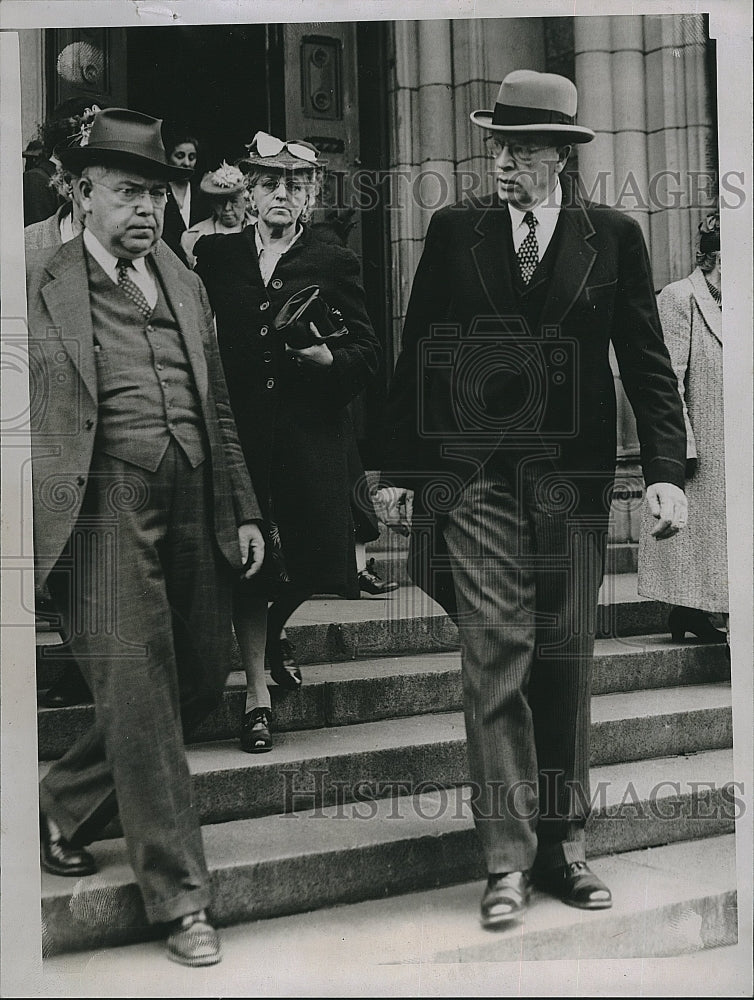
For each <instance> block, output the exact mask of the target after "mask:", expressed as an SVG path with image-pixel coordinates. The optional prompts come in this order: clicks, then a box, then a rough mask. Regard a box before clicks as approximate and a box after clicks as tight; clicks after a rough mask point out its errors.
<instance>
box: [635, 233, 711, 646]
mask: <svg viewBox="0 0 754 1000" xmlns="http://www.w3.org/2000/svg"><path fill="white" fill-rule="evenodd" d="M699 229H700V238H699V250H698V253H697V266H696V268H695V269H694V271H692V273H691V274H690V275H688V277H686V278H682V279H681V280H680V281H674V282H673V283H672V284H669V285H667V286H666V287H665V288H663V290H662V291H661V292H660V295H659V297H658V308H659V313H660V321H661V323H662V329H663V334H664V337H665V343H666V344H667V347H668V351H669V353H670V358H671V361H672V364H673V368H674V369H675V373H676V377H677V379H678V390H679V392H680V394H681V398H682V400H683V411H684V417H685V420H686V442H687V445H686V455H687V471H686V482H687V488H686V495H687V497H688V505H689V519H688V527H687V530H686V531H685V532H680V533H679V534H678V535H676V536H675V537H673V538H671V539H668V540H667V541H665V542H663V544H662V546H658V545H657V543H656V541H655V539H654V538H652V537H651V536H650V534H649V527H650V524H649V519H648V518H645V520H644V523H643V525H642V533H641V536H640V540H639V584H638V587H639V593H640V594H642V595H643V596H644V597H650V598H653V599H654V600H659V601H665V602H666V603H668V604H672V605H674V607H673V608H672V610H671V612H670V618H669V623H668V627H669V631H670V633H671V635H672V638H673V639H674V640H680V639H683V638H684V636H685V634H686V632H691V633H693V634H694V635H696V636H697V637H698V638H699V639H701V640H702V641H704V642H725V641H726V632H725V631H724V630H723V629H720V628H716V627H715V625H714V624H713V621H712V619H711V616H716V617H718V618H720V617H722V622H718V624H722V623H727V612H728V561H727V551H726V544H727V542H726V521H725V440H724V431H723V330H722V326H723V324H722V292H721V284H720V273H721V270H720V220H719V217H718V216H717V215H711V216H708V217H707V218H706V219H705V220H704V221H703V222H702V223H701V224H700V227H699Z"/></svg>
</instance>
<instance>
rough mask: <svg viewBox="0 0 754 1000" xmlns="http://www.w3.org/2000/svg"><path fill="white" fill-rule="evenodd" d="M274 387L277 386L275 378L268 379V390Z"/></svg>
mask: <svg viewBox="0 0 754 1000" xmlns="http://www.w3.org/2000/svg"><path fill="white" fill-rule="evenodd" d="M274 386H275V379H274V378H268V379H267V388H268V389H272V388H274Z"/></svg>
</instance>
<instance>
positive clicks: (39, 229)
mask: <svg viewBox="0 0 754 1000" xmlns="http://www.w3.org/2000/svg"><path fill="white" fill-rule="evenodd" d="M70 211H71V203H70V202H68V201H67V202H66V203H65V204H64V205H61V206H60V208H59V209H58V210H57V212H55V214H54V215H51V216H50V217H49V218H47V219H43V220H42V221H41V222H33V223H32V224H31V225H30V226H26V228H25V229H24V250H25V251H26V254H27V256H28V254H29V253H31V252H32V251H34V250H46V249H48V248H49V247H59V246H62V243H63V241H62V239H61V238H60V220H61V219H63V218H64V217H65V216H66V215H67V214H68V213H69V212H70Z"/></svg>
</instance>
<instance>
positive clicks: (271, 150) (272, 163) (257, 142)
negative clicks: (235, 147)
mask: <svg viewBox="0 0 754 1000" xmlns="http://www.w3.org/2000/svg"><path fill="white" fill-rule="evenodd" d="M246 149H247V150H248V156H246V157H245V159H244V160H243V161H241V166H242V167H244V168H245V169H246V170H247V171H248V170H249V169H250V168H254V167H262V168H263V169H264V170H314V169H316V168H317V167H322V166H323V165H324V164H323V161H322V160H321V159H320V155H319V150H318V149H317V147H316V146H313V145H312V144H311V143H310V142H307V141H306V140H305V139H287V140H283V139H277V138H276V137H275V136H274V135H269V133H267V132H257V134H256V135H255V136H254V138H253V139H252V140H251V142H250V143H249V144H248V145H247V146H246Z"/></svg>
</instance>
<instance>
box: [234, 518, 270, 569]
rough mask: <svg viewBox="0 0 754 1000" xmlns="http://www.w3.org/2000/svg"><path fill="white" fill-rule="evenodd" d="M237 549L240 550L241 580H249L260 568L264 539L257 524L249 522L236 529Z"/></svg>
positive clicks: (262, 558)
mask: <svg viewBox="0 0 754 1000" xmlns="http://www.w3.org/2000/svg"><path fill="white" fill-rule="evenodd" d="M238 547H239V549H240V550H241V565H242V566H243V569H242V571H241V578H242V579H243V580H250V579H251V577H252V576H254V574H255V573H258V572H259V570H260V569H261V568H262V562H263V560H264V537H263V536H262V532H261V530H260V528H259V525H258V524H253V523H251V522H249V523H248V524H242V525H240V527H239V529H238Z"/></svg>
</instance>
